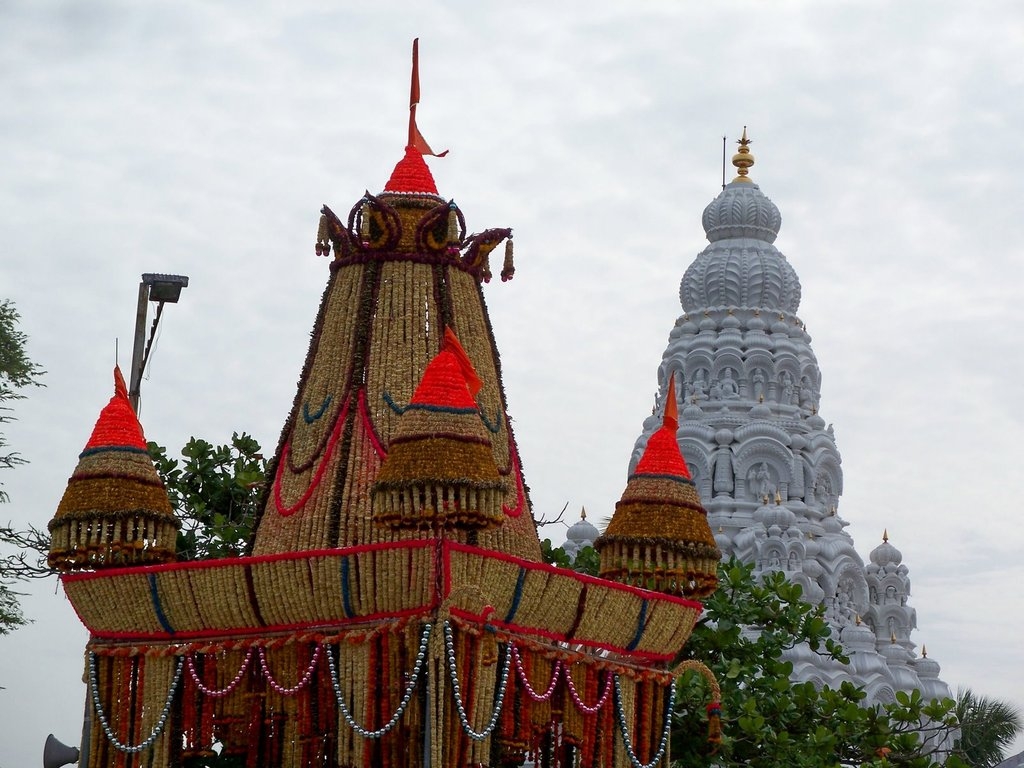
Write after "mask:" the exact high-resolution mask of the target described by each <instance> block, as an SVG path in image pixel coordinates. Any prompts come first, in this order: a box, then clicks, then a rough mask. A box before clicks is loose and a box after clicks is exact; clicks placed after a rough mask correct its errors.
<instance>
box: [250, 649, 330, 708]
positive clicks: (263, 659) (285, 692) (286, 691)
mask: <svg viewBox="0 0 1024 768" xmlns="http://www.w3.org/2000/svg"><path fill="white" fill-rule="evenodd" d="M322 648H323V646H322V645H317V646H316V650H314V651H313V658H312V659H310V661H309V668H308V669H307V670H306V674H304V675H303V676H302V679H301V680H299V682H297V683H296V684H295V685H293V686H292V687H291V688H285V687H284V686H283V685H281V684H280V683H279V682H277V680H275V679H274V676H273V675H272V674H270V668H269V667H267V652H266V649H265V648H263V647H262V646H261V647H260V669H262V670H263V676H264V677H266V678H267V682H268V683H270V687H271V688H273V689H274V690H275V691H277V692H278V693H279V694H281V695H282V696H294V695H295V694H296V693H298V692H299V691H301V690H302V689H303V688H304V687H305V686H306V684H307V683H308V682H309V681H310V680H311V679H312V678H313V671H314V670H315V669H316V663H317V661H319V660H320V650H321V649H322Z"/></svg>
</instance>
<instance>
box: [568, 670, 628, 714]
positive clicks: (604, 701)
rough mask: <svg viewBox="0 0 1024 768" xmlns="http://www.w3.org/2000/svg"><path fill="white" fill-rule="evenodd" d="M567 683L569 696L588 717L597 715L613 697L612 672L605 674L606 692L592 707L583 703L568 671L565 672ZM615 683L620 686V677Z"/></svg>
mask: <svg viewBox="0 0 1024 768" xmlns="http://www.w3.org/2000/svg"><path fill="white" fill-rule="evenodd" d="M565 681H566V683H567V684H568V685H569V695H570V696H571V697H572V701H573V704H575V705H576V707H577V709H579V710H580V712H584V713H586V714H588V715H596V714H597V711H598V710H599V709H601V707H603V706H604V705H605V704H607V703H608V699H609V698H610V697H611V695H612V674H611V673H610V672H609V673H606V674H605V678H604V692H603V693H602V694H601V698H599V699H598V700H597V703H596V704H595V705H594V706H592V707H591V706H588V705H586V704H584V703H583V699H581V698H580V695H579V693H578V692H577V691H576V683H575V682H573V679H572V674H570V672H569V670H568V669H566V670H565ZM615 682H616V684H618V677H616V678H615Z"/></svg>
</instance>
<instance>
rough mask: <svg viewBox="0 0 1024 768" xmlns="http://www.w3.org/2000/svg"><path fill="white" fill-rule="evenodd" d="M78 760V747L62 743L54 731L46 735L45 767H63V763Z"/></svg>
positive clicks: (69, 763)
mask: <svg viewBox="0 0 1024 768" xmlns="http://www.w3.org/2000/svg"><path fill="white" fill-rule="evenodd" d="M77 762H78V747H69V746H68V745H67V744H61V743H60V742H59V741H57V738H56V737H55V736H54V735H53V734H52V733H51V734H50V735H49V736H47V737H46V745H45V746H44V747H43V768H61V766H62V765H71V763H77Z"/></svg>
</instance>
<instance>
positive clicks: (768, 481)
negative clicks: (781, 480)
mask: <svg viewBox="0 0 1024 768" xmlns="http://www.w3.org/2000/svg"><path fill="white" fill-rule="evenodd" d="M775 487H776V486H775V483H774V482H773V480H772V474H771V470H769V469H768V464H767V462H764V461H762V462H761V463H760V464H758V465H757V467H753V468H751V470H750V474H749V475H748V476H747V488H749V489H750V490H751V492H752V493H753V498H754V500H755V501H764V500H765V499H768V500H769V501H770V500H771V498H772V497H773V496H774V495H775Z"/></svg>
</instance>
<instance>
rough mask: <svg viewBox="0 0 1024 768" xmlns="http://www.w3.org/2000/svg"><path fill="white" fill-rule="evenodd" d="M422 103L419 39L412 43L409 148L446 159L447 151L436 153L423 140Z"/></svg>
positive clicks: (422, 153)
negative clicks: (418, 121)
mask: <svg viewBox="0 0 1024 768" xmlns="http://www.w3.org/2000/svg"><path fill="white" fill-rule="evenodd" d="M419 103H420V39H419V38H418V37H417V38H416V39H415V40H413V41H412V84H411V85H410V87H409V143H408V145H407V146H410V147H413V148H414V149H416V150H417V151H418V152H419V153H420V154H421V155H433V156H434V157H444V156H445V155H447V154H448V150H447V149H446V150H445V151H444V152H435V151H434V150H432V149H431V148H430V145H429V144H427V140H426V139H424V138H423V134H422V133H420V129H419V128H418V127H417V125H416V105H417V104H419Z"/></svg>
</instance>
